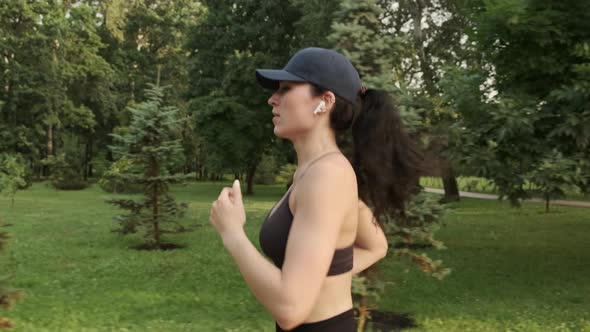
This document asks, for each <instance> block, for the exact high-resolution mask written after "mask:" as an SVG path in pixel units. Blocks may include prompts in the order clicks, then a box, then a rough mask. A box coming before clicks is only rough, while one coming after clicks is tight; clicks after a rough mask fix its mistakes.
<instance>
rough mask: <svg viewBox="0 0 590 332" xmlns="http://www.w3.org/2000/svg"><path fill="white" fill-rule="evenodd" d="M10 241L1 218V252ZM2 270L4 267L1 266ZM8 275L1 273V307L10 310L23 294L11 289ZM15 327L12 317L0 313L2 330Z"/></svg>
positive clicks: (0, 327)
mask: <svg viewBox="0 0 590 332" xmlns="http://www.w3.org/2000/svg"><path fill="white" fill-rule="evenodd" d="M7 241H8V234H6V233H5V232H3V231H2V220H1V219H0V252H2V250H3V249H4V247H5V246H6V242H7ZM0 271H3V269H1V268H0ZM7 281H8V277H6V276H4V275H0V309H4V310H8V309H10V308H11V307H12V306H13V305H14V303H15V302H17V301H19V300H20V299H21V298H22V296H23V294H22V293H21V292H20V291H17V290H14V289H11V288H10V287H9V286H8V282H7ZM12 327H13V323H12V321H11V320H10V319H8V318H6V317H3V316H2V315H1V314H0V330H2V329H9V328H12Z"/></svg>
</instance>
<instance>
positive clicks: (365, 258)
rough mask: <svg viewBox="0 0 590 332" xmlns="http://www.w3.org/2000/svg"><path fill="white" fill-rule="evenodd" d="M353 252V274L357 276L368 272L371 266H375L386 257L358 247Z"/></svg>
mask: <svg viewBox="0 0 590 332" xmlns="http://www.w3.org/2000/svg"><path fill="white" fill-rule="evenodd" d="M353 252H354V258H353V267H352V274H357V273H359V272H362V271H364V270H366V269H367V268H368V267H370V266H371V265H373V264H375V263H376V262H377V261H379V260H380V259H382V258H383V257H385V255H384V253H380V252H376V251H371V250H368V249H364V248H360V247H358V246H356V245H355V246H354V248H353Z"/></svg>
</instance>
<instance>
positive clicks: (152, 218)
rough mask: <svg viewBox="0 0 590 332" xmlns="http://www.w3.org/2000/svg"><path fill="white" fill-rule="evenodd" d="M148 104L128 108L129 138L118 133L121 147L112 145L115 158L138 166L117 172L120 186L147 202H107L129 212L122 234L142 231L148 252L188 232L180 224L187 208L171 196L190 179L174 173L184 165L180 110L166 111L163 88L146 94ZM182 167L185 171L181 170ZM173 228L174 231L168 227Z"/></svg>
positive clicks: (120, 219) (121, 220) (169, 108)
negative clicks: (133, 188)
mask: <svg viewBox="0 0 590 332" xmlns="http://www.w3.org/2000/svg"><path fill="white" fill-rule="evenodd" d="M146 96H148V101H146V102H143V103H140V104H138V105H137V106H135V107H129V111H130V113H131V114H132V120H131V124H130V125H129V128H128V130H127V132H126V133H124V134H122V135H117V134H113V135H112V136H113V138H114V140H115V142H116V143H117V144H116V145H114V146H109V148H110V149H111V151H112V152H113V154H115V155H116V156H120V157H124V158H126V159H127V160H129V161H130V162H131V163H133V164H134V165H135V166H136V167H133V168H131V169H130V170H128V171H127V172H122V173H112V174H110V175H109V176H111V177H116V178H117V179H116V180H117V181H123V182H124V183H126V184H128V185H138V186H141V187H142V188H143V195H144V197H143V199H141V200H133V199H113V200H110V201H108V202H109V203H111V204H114V205H116V206H118V207H120V208H122V209H125V210H128V211H129V213H128V214H125V215H119V216H117V217H116V218H115V220H116V221H117V222H119V224H120V229H118V230H117V231H118V232H121V233H122V234H130V233H136V232H137V231H138V229H139V228H143V231H144V235H145V237H146V238H147V243H146V244H145V246H144V248H148V249H166V248H168V247H169V246H168V245H167V244H165V243H163V242H162V235H163V234H165V233H178V232H182V231H186V228H185V227H183V226H182V225H181V224H180V223H178V219H179V218H181V217H182V216H183V215H184V211H185V210H186V204H177V203H176V201H175V200H174V198H173V197H172V195H171V194H170V192H169V189H170V188H169V187H170V184H172V183H181V182H183V181H184V180H185V179H187V178H188V177H190V176H191V175H190V174H188V175H183V174H174V173H173V170H174V168H177V169H178V168H181V166H182V165H183V164H184V161H183V160H182V159H183V153H182V145H181V143H180V139H178V138H177V137H176V136H177V135H178V132H179V128H180V125H181V124H180V122H181V120H179V110H178V109H177V108H176V107H174V106H164V103H163V98H164V89H163V88H161V87H159V86H155V85H150V88H148V89H147V90H146ZM179 166H180V167H179ZM168 224H174V226H175V227H174V228H173V229H168V228H165V225H168Z"/></svg>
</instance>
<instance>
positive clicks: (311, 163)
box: [293, 151, 341, 186]
mask: <svg viewBox="0 0 590 332" xmlns="http://www.w3.org/2000/svg"><path fill="white" fill-rule="evenodd" d="M333 153H341V152H340V151H332V152H327V153H324V154H323V155H321V156H319V157H317V158H315V159H314V160H312V161H310V162H309V164H307V166H306V167H305V168H304V169H303V170H302V171H301V174H299V175H298V176H297V179H301V178H302V177H303V175H305V172H306V171H307V170H308V169H309V168H310V167H311V165H313V164H314V163H315V162H316V161H318V160H320V159H322V158H324V157H325V156H327V155H330V154H333ZM295 180H296V179H293V186H295Z"/></svg>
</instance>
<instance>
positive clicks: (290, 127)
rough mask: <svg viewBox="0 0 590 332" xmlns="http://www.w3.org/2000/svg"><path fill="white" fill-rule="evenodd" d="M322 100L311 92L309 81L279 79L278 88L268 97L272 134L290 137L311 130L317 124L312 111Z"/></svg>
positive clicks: (315, 116)
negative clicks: (270, 109)
mask: <svg viewBox="0 0 590 332" xmlns="http://www.w3.org/2000/svg"><path fill="white" fill-rule="evenodd" d="M322 100H323V99H322V97H321V96H318V97H314V96H313V95H312V94H311V85H310V84H309V83H301V82H289V81H281V82H280V85H279V89H278V90H277V91H276V92H275V93H273V95H272V96H271V97H270V98H269V99H268V104H269V105H270V106H272V113H273V119H272V122H273V124H274V134H275V135H276V136H278V137H281V138H287V139H290V138H293V137H296V136H298V135H299V134H301V133H305V132H307V131H309V130H311V129H312V128H313V127H314V126H315V125H317V117H318V116H317V115H314V114H313V111H314V110H315V108H316V107H317V106H318V104H319V103H320V101H322ZM322 115H325V113H323V114H322Z"/></svg>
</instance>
